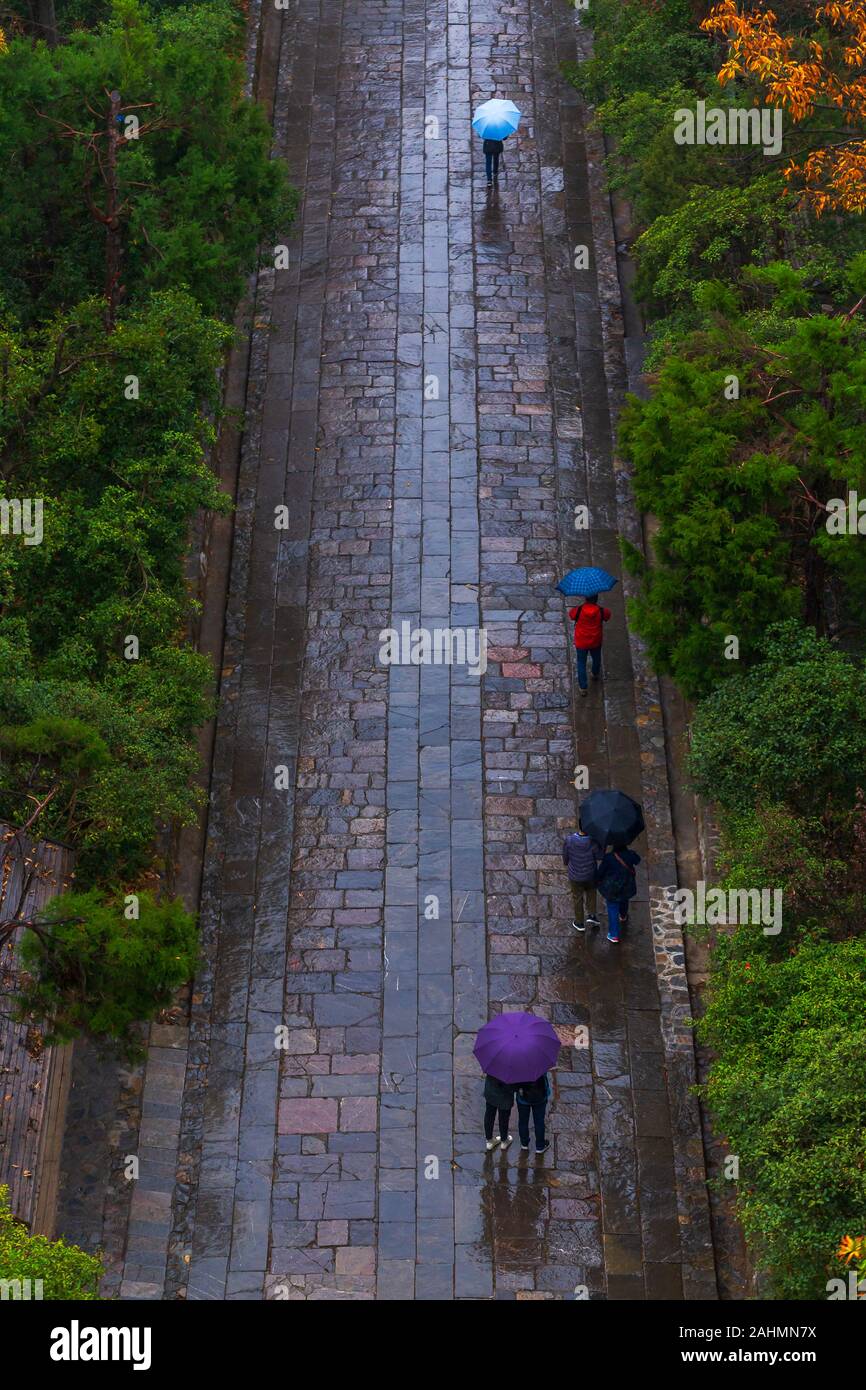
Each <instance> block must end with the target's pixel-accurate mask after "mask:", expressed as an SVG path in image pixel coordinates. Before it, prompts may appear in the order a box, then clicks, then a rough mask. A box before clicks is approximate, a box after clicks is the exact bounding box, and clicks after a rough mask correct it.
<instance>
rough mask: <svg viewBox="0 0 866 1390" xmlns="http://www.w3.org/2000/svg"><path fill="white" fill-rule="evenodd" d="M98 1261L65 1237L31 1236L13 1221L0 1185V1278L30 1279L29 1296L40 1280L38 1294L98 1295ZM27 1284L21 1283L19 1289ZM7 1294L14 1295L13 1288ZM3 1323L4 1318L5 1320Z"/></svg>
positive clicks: (87, 1297)
mask: <svg viewBox="0 0 866 1390" xmlns="http://www.w3.org/2000/svg"><path fill="white" fill-rule="evenodd" d="M101 1278H102V1261H101V1260H100V1259H99V1258H98V1257H97V1256H96V1255H88V1254H87V1253H86V1252H85V1251H84V1250H80V1249H79V1248H78V1246H77V1245H68V1244H67V1243H66V1241H65V1240H49V1239H48V1238H47V1236H32V1235H30V1234H29V1232H28V1230H27V1227H26V1226H25V1225H23V1223H22V1222H20V1221H16V1219H15V1217H14V1216H13V1215H12V1212H11V1209H10V1207H9V1188H8V1187H5V1186H0V1280H13V1281H14V1280H21V1281H23V1280H25V1279H29V1280H30V1286H29V1296H30V1298H35V1297H36V1288H37V1287H38V1286H37V1285H36V1281H37V1280H41V1282H42V1288H41V1291H40V1292H41V1297H42V1298H44V1299H61V1300H69V1301H81V1300H84V1301H89V1302H92V1301H94V1300H96V1299H98V1298H99V1281H100V1279H101ZM25 1290H27V1286H23V1287H22V1291H21V1292H22V1293H23V1292H25ZM10 1296H11V1297H13V1298H14V1297H15V1296H16V1291H15V1290H14V1288H13V1289H12V1290H10ZM7 1325H9V1324H8V1322H7Z"/></svg>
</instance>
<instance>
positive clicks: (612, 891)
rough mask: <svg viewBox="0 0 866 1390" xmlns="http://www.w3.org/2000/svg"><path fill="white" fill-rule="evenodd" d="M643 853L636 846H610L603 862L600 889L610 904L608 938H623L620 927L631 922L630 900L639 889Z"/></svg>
mask: <svg viewBox="0 0 866 1390" xmlns="http://www.w3.org/2000/svg"><path fill="white" fill-rule="evenodd" d="M639 863H640V855H639V854H635V852H634V850H633V849H609V850H608V851H607V853H606V854H605V856H604V858H603V859H602V861H601V864H600V865H599V870H598V891H599V893H601V896H602V897H603V898H604V900H605V902H606V903H607V939H608V941H613V942H617V941H619V929H620V927H622V926H625V924H626V922H627V921H628V905H629V901H630V900H631V899H632V898H633V897H634V895H635V893H636V892H637V875H636V873H635V869H636V867H637V865H638V864H639Z"/></svg>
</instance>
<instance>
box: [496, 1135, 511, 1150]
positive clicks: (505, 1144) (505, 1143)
mask: <svg viewBox="0 0 866 1390" xmlns="http://www.w3.org/2000/svg"><path fill="white" fill-rule="evenodd" d="M513 1139H514V1135H513V1134H509V1136H508V1138H507V1139H500V1141H499V1143H500V1144H501V1145H502V1148H503V1149H507V1148H508V1145H509V1144H510V1143H511V1142H512V1140H513Z"/></svg>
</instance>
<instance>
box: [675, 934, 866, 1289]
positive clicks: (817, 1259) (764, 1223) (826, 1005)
mask: <svg viewBox="0 0 866 1390" xmlns="http://www.w3.org/2000/svg"><path fill="white" fill-rule="evenodd" d="M864 998H866V940H863V939H862V938H861V939H858V940H852V941H845V942H832V943H828V942H805V943H804V944H802V945H801V946H800V947H799V949H796V950H795V951H794V952H793V954H791V955H789V956H788V957H787V958H786V959H783V960H780V961H773V960H770V959H768V958H767V957H766V956H765V955H763V954H761V953H758V954H756V953H755V951H754V931H753V929H752V928H749V927H740V928H739V929H738V930H737V932H736V933H735V934H734V935H733V936H732V937H729V938H723V940H722V941H721V943H720V945H719V947H718V948H717V951H716V957H715V961H714V968H713V972H712V977H711V983H710V988H709V1004H708V1008H707V1012H706V1015H705V1017H704V1018H703V1020H702V1022H701V1023H700V1025H699V1033H700V1036H701V1038H702V1039H703V1041H704V1042H706V1043H708V1044H709V1046H710V1047H712V1048H713V1050H714V1053H715V1058H714V1061H713V1066H712V1071H711V1074H710V1079H709V1082H708V1084H707V1086H706V1088H705V1091H704V1095H705V1099H706V1101H707V1104H708V1105H709V1108H710V1112H711V1114H712V1116H713V1121H714V1126H715V1128H716V1130H717V1131H718V1132H719V1133H720V1134H722V1135H724V1136H725V1140H726V1143H727V1148H728V1151H729V1152H730V1153H732V1154H736V1156H737V1158H738V1159H739V1177H738V1183H737V1197H738V1201H737V1207H738V1213H739V1216H740V1219H741V1220H742V1222H743V1227H744V1229H745V1232H746V1236H747V1238H748V1240H749V1242H750V1245H751V1247H752V1249H753V1251H754V1253H755V1254H756V1256H757V1258H758V1261H759V1262H760V1265H761V1267H762V1268H763V1269H764V1270H766V1271H767V1273H768V1274H769V1276H770V1278H771V1281H772V1288H773V1291H774V1294H775V1296H777V1297H779V1298H793V1299H816V1298H826V1296H827V1294H826V1281H827V1280H828V1279H829V1278H831V1277H834V1276H835V1275H836V1274H837V1273H838V1269H835V1268H834V1267H833V1259H834V1255H835V1253H836V1250H837V1248H838V1246H839V1244H840V1241H841V1240H842V1238H843V1236H845V1235H846V1234H849V1233H850V1232H852V1231H854V1232H859V1231H862V1230H863V1228H864V1225H866V1018H864V1009H863V1000H864Z"/></svg>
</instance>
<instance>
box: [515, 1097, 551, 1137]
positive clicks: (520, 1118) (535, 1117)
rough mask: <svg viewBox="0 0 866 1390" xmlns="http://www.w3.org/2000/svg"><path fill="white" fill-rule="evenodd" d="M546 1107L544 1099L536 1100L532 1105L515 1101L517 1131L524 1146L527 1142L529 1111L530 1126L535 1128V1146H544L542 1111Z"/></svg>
mask: <svg viewBox="0 0 866 1390" xmlns="http://www.w3.org/2000/svg"><path fill="white" fill-rule="evenodd" d="M546 1109H547V1101H546V1100H537V1101H535V1103H534V1104H533V1105H521V1104H520V1102H519V1101H518V1103H517V1132H518V1134H519V1135H520V1142H521V1144H523V1145H524V1146H526V1145H528V1144H529V1112H530V1110H531V1111H532V1126H533V1128H534V1130H535V1147H536V1148H537V1149H543V1148H544V1112H545V1111H546Z"/></svg>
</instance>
